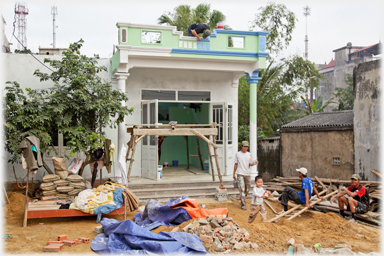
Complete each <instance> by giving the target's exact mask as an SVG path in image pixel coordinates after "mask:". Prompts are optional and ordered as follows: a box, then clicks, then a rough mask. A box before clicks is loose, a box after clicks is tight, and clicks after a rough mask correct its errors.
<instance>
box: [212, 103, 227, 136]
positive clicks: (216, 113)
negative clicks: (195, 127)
mask: <svg viewBox="0 0 384 256" xmlns="http://www.w3.org/2000/svg"><path fill="white" fill-rule="evenodd" d="M212 114H213V118H212V120H213V122H214V123H217V124H220V126H218V127H217V130H218V134H217V137H216V138H217V139H216V144H223V132H224V131H223V125H224V123H223V122H224V119H223V117H224V115H223V106H222V105H213V113H212Z"/></svg>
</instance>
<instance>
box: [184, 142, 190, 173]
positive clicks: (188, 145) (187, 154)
mask: <svg viewBox="0 0 384 256" xmlns="http://www.w3.org/2000/svg"><path fill="white" fill-rule="evenodd" d="M184 139H185V141H186V142H187V169H189V143H188V136H184Z"/></svg>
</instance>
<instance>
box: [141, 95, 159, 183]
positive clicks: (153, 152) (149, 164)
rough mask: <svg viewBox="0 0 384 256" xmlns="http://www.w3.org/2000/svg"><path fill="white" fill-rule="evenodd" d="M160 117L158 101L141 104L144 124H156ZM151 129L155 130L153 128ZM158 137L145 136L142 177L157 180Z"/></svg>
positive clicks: (142, 150)
mask: <svg viewBox="0 0 384 256" xmlns="http://www.w3.org/2000/svg"><path fill="white" fill-rule="evenodd" d="M157 116H158V102H157V100H148V101H143V102H142V103H141V121H142V124H156V123H157V122H158V121H157ZM151 128H155V127H154V126H152V127H151ZM157 143H158V136H145V137H144V138H143V140H142V146H141V176H142V177H143V178H148V179H152V180H157V163H158V151H157Z"/></svg>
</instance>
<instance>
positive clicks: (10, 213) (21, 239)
mask: <svg viewBox="0 0 384 256" xmlns="http://www.w3.org/2000/svg"><path fill="white" fill-rule="evenodd" d="M8 197H9V200H10V201H11V204H9V205H8V204H7V205H5V206H4V207H3V210H4V217H5V219H4V220H3V221H4V227H3V234H10V235H11V238H8V239H3V251H4V252H5V253H10V254H20V253H22V254H34V253H39V254H40V253H42V252H43V247H44V246H46V243H47V241H51V240H56V239H57V236H58V235H62V234H66V235H68V239H77V238H79V237H88V238H89V239H90V241H92V240H93V239H94V238H95V236H96V235H97V234H96V233H95V232H94V227H95V226H98V225H100V224H96V216H90V217H72V218H47V219H32V220H28V225H27V227H26V228H23V227H22V222H23V214H24V200H25V196H24V195H22V194H20V193H10V194H8ZM198 202H199V204H200V206H201V205H203V204H204V205H205V206H206V208H208V209H213V208H225V207H226V208H228V211H229V216H230V217H232V218H233V219H234V221H235V222H236V223H237V224H239V225H240V227H242V228H245V229H247V230H248V231H249V233H250V235H251V237H250V241H251V242H256V243H257V244H258V245H259V247H260V250H258V252H259V253H266V254H269V253H272V254H278V253H282V250H283V249H285V248H286V247H285V245H286V243H287V241H288V239H289V238H292V237H293V238H295V240H296V243H298V244H303V245H304V246H305V247H312V246H313V245H314V244H316V243H321V246H322V248H333V247H334V245H335V244H336V243H342V244H347V245H350V246H351V247H352V251H353V252H363V253H369V252H377V253H380V250H381V244H380V242H381V239H380V238H381V232H380V229H376V228H372V227H367V226H363V225H360V224H355V223H353V224H352V223H349V222H347V221H346V220H344V219H342V218H341V217H339V216H338V215H336V214H334V213H327V214H323V213H317V212H312V211H311V212H308V213H305V214H302V215H301V217H297V218H295V219H293V220H292V221H288V220H286V219H285V218H284V217H283V219H282V220H281V221H279V222H277V223H263V222H261V220H260V216H257V217H256V220H255V221H254V222H253V223H252V224H248V214H249V212H248V211H244V210H242V209H241V208H240V201H239V200H229V201H227V202H220V203H219V202H217V201H214V200H213V199H198ZM249 204H250V200H247V205H249ZM270 204H271V205H272V207H273V208H274V209H275V210H276V211H280V210H282V206H280V205H279V204H278V203H277V202H271V203H270ZM266 209H267V212H268V215H267V219H270V218H272V217H274V216H275V214H274V213H273V212H272V211H271V210H270V209H269V208H268V207H266ZM136 213H137V212H136V211H135V212H132V213H129V214H128V219H131V220H132V217H133V215H135V214H136ZM107 217H109V218H115V219H117V220H123V216H121V215H109V216H107ZM191 221H193V220H191ZM191 221H189V222H191ZM189 222H185V223H182V224H181V225H180V227H181V228H182V227H184V226H186V225H187V224H188V223H189ZM173 228H174V227H163V226H162V227H159V228H157V229H155V230H153V232H155V233H158V232H160V231H171V230H172V229H173ZM204 246H205V247H206V249H207V251H208V252H210V253H215V252H214V250H213V248H211V247H210V245H209V244H204ZM59 253H64V254H65V253H71V254H73V253H75V254H94V252H93V251H92V250H91V248H90V243H89V244H77V245H75V246H73V247H68V246H65V247H64V248H63V249H62V250H61V251H60V252H59ZM232 253H233V251H232V252H231V254H232ZM241 253H247V251H241ZM248 253H249V252H248ZM253 253H254V251H253Z"/></svg>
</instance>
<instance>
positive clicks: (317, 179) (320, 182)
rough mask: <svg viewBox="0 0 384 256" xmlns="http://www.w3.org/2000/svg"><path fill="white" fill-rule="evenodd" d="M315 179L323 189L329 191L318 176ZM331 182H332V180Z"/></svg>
mask: <svg viewBox="0 0 384 256" xmlns="http://www.w3.org/2000/svg"><path fill="white" fill-rule="evenodd" d="M315 179H316V181H317V182H318V183H319V184H320V185H321V186H322V187H323V189H327V187H326V186H325V185H324V183H323V182H322V181H321V180H320V179H319V178H318V177H317V176H315ZM330 182H332V180H331V181H330Z"/></svg>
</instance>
